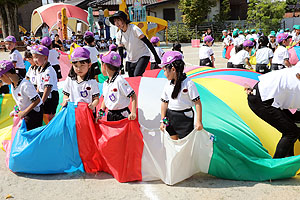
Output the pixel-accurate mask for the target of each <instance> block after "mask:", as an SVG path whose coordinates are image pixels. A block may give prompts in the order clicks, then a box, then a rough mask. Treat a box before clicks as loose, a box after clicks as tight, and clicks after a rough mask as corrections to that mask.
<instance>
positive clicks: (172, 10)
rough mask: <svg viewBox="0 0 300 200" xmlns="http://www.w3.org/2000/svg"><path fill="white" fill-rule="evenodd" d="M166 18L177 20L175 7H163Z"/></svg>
mask: <svg viewBox="0 0 300 200" xmlns="http://www.w3.org/2000/svg"><path fill="white" fill-rule="evenodd" d="M163 15H164V20H166V21H175V20H176V17H175V8H165V9H163Z"/></svg>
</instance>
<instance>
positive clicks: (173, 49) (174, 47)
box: [172, 42, 183, 55]
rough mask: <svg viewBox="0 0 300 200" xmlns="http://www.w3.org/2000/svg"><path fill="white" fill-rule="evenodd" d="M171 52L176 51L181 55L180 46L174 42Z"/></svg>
mask: <svg viewBox="0 0 300 200" xmlns="http://www.w3.org/2000/svg"><path fill="white" fill-rule="evenodd" d="M172 51H178V52H180V53H181V54H182V55H183V51H182V50H181V44H180V43H179V42H175V43H174V44H173V48H172Z"/></svg>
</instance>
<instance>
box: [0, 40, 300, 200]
mask: <svg viewBox="0 0 300 200" xmlns="http://www.w3.org/2000/svg"><path fill="white" fill-rule="evenodd" d="M164 49H165V50H168V49H170V47H169V48H166V47H164ZM182 50H183V52H184V58H185V62H186V64H187V66H191V65H198V63H199V58H198V49H197V48H192V47H191V45H190V44H183V48H182ZM213 50H214V52H215V57H216V67H217V68H222V67H225V66H226V60H225V59H223V58H222V56H221V53H222V50H223V49H222V44H221V43H216V44H215V45H214V47H213ZM0 59H1V60H2V59H8V54H7V53H2V52H1V54H0ZM182 170H184V169H182ZM299 191H300V176H297V177H294V178H291V179H286V180H276V181H272V182H269V181H268V182H250V181H232V180H223V179H218V178H215V177H213V176H210V175H207V174H202V173H199V174H195V175H194V176H192V177H191V178H189V179H187V180H185V181H183V182H181V183H178V184H176V185H174V186H167V185H165V184H164V183H163V182H161V181H154V182H133V183H119V182H117V181H116V180H115V179H114V178H113V177H112V176H111V175H109V174H106V173H102V172H101V173H99V174H84V173H72V174H58V175H29V174H14V173H12V172H11V171H9V169H7V168H6V166H5V152H4V151H2V150H0V199H6V198H7V197H12V198H11V199H16V200H22V199H24V200H35V199H37V200H44V199H45V200H48V199H49V200H50V199H51V200H53V199H62V200H64V199H72V200H73V199H74V200H77V199H78V200H81V199H89V200H93V199H151V200H159V199H262V200H267V199H272V200H273V199H285V198H287V199H299V198H300V197H299V196H298V193H299Z"/></svg>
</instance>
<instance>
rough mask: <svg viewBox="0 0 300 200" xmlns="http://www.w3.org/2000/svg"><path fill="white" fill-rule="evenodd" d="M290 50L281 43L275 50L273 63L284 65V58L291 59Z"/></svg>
mask: <svg viewBox="0 0 300 200" xmlns="http://www.w3.org/2000/svg"><path fill="white" fill-rule="evenodd" d="M289 58H290V56H289V51H288V49H287V48H286V47H284V46H282V45H279V46H278V47H277V49H276V50H275V52H274V57H273V60H272V63H274V64H280V65H284V60H286V59H289Z"/></svg>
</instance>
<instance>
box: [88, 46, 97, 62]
mask: <svg viewBox="0 0 300 200" xmlns="http://www.w3.org/2000/svg"><path fill="white" fill-rule="evenodd" d="M84 48H86V49H87V50H89V52H90V59H91V63H92V64H93V63H96V62H97V61H98V55H99V51H98V50H97V49H96V47H90V46H84Z"/></svg>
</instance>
